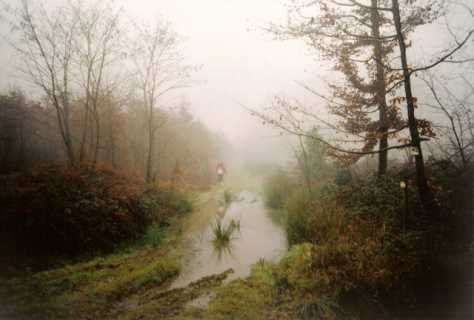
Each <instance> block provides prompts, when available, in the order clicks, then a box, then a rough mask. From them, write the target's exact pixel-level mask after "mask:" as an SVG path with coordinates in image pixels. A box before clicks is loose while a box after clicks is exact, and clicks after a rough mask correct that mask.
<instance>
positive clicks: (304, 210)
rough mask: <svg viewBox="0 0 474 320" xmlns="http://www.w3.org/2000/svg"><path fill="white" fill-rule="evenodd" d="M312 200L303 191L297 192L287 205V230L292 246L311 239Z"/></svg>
mask: <svg viewBox="0 0 474 320" xmlns="http://www.w3.org/2000/svg"><path fill="white" fill-rule="evenodd" d="M310 204H311V198H310V197H309V195H308V193H307V192H305V191H304V190H302V189H298V190H297V191H295V192H294V193H293V194H292V195H291V196H290V197H289V198H288V200H287V201H286V204H285V209H284V210H285V216H286V221H285V228H286V234H287V238H288V243H289V244H290V245H293V244H297V243H301V242H304V241H308V240H309V239H310V238H311V230H310V229H311V224H310V223H309V222H310V219H311V212H310V210H308V208H309V206H310Z"/></svg>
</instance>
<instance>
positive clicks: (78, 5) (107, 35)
mask: <svg viewBox="0 0 474 320" xmlns="http://www.w3.org/2000/svg"><path fill="white" fill-rule="evenodd" d="M71 6H72V10H73V12H74V15H75V16H76V19H77V21H78V32H77V36H76V38H75V50H76V54H77V65H78V67H79V73H80V75H79V77H80V84H81V88H82V90H84V94H83V105H84V121H83V131H82V137H81V142H80V150H79V158H80V161H81V162H82V161H84V160H85V159H84V158H85V143H86V141H87V135H88V134H90V133H92V131H95V139H94V145H93V147H92V159H91V162H92V165H95V164H96V163H97V160H98V153H99V148H100V138H101V121H100V109H101V106H100V105H101V99H102V98H103V97H104V96H106V95H107V92H106V91H107V88H106V82H107V79H106V76H107V73H108V74H113V76H116V75H117V72H115V71H114V70H113V67H115V69H118V66H117V65H114V63H116V62H117V61H120V60H121V58H122V57H121V52H122V51H123V48H122V43H121V41H120V37H121V30H120V28H121V25H120V18H121V9H120V8H118V9H116V8H115V7H114V5H113V3H111V2H109V1H105V2H96V3H93V4H92V5H88V6H87V5H85V4H84V3H83V2H82V1H80V0H79V1H77V2H75V3H73V4H71ZM109 77H111V76H109ZM91 120H93V124H94V130H91V129H92V128H91V122H92V121H91Z"/></svg>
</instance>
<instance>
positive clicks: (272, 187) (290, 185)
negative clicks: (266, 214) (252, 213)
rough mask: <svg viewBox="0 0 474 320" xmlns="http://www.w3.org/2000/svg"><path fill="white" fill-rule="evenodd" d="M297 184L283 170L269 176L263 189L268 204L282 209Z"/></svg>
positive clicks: (273, 207)
mask: <svg viewBox="0 0 474 320" xmlns="http://www.w3.org/2000/svg"><path fill="white" fill-rule="evenodd" d="M295 185H296V184H295V183H294V181H293V180H292V179H291V177H290V176H289V175H288V174H287V173H285V172H283V171H278V172H277V173H275V174H273V175H272V176H270V177H269V178H267V180H266V181H265V184H264V190H263V191H264V196H265V203H266V205H267V206H268V207H270V208H272V209H282V208H283V207H284V205H285V202H286V201H287V199H288V197H289V196H290V195H291V193H292V192H293V190H294V188H295Z"/></svg>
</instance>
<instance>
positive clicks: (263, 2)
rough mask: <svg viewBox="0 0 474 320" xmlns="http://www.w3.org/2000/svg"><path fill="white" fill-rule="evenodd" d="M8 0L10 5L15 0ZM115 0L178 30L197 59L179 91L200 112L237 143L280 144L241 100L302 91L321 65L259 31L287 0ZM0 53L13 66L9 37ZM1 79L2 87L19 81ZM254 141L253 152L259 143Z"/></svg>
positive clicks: (5, 68) (3, 64) (3, 67)
mask: <svg viewBox="0 0 474 320" xmlns="http://www.w3.org/2000/svg"><path fill="white" fill-rule="evenodd" d="M6 1H7V2H10V3H12V4H13V3H16V1H18V0H6ZM116 2H117V3H118V4H121V5H123V6H124V7H125V8H126V11H127V12H129V13H130V14H131V15H132V16H133V17H135V18H138V19H146V20H148V21H153V20H154V19H157V18H159V17H164V18H166V19H167V20H169V21H170V22H171V24H172V26H173V28H174V30H175V31H177V32H178V33H179V34H180V35H181V37H182V38H183V54H184V56H185V57H186V62H187V63H189V64H191V65H194V66H198V67H199V71H197V72H195V73H194V74H193V75H192V80H193V85H192V86H191V87H190V88H187V89H185V90H182V91H181V92H179V93H178V95H179V98H180V99H181V98H184V99H186V100H187V101H188V102H189V104H190V109H191V111H192V112H193V114H195V116H196V117H197V118H198V119H200V120H201V121H203V122H204V123H205V124H206V125H207V126H208V127H209V128H210V129H211V130H213V131H216V132H219V133H222V134H224V135H225V136H226V137H227V139H228V140H229V141H231V142H232V143H234V144H243V145H247V144H248V143H250V141H252V140H254V139H255V138H256V139H257V140H262V139H263V140H265V143H268V144H269V145H272V146H273V148H276V147H277V146H276V144H281V143H280V142H278V141H276V139H274V138H273V137H274V136H276V135H277V134H278V133H277V132H275V131H274V130H268V129H262V128H261V126H260V125H259V123H258V122H257V121H256V120H255V119H254V118H252V117H251V116H250V115H249V114H248V112H247V111H245V110H244V109H243V108H242V106H241V105H245V106H248V107H252V108H259V107H262V106H265V105H268V104H269V103H270V101H271V99H272V97H273V96H275V95H277V94H279V95H288V96H300V97H302V96H305V92H304V90H303V89H302V88H301V86H299V85H298V84H297V83H296V81H305V80H307V79H312V80H314V78H315V77H314V74H316V73H317V72H318V70H317V68H315V62H314V59H313V55H312V53H311V50H310V49H308V48H307V47H306V46H305V45H304V43H303V42H302V41H276V40H274V39H273V37H272V36H271V35H270V34H268V33H266V32H265V31H264V30H262V28H263V27H265V26H267V25H268V24H269V23H270V22H276V21H283V20H284V19H285V17H286V8H285V2H286V0H258V1H255V0H225V1H224V0H199V1H195V0H155V1H150V0H121V1H116ZM47 3H48V4H53V3H61V0H48V1H47ZM5 30H6V28H5V26H3V31H4V32H5ZM0 52H1V53H0V73H1V74H12V73H15V70H14V69H13V67H12V66H13V65H14V63H12V60H11V51H10V50H9V49H8V47H7V44H6V43H3V44H0ZM2 78H3V79H1V80H0V86H2V87H8V86H12V85H15V84H16V81H17V80H16V79H14V78H11V77H2ZM7 79H13V80H7ZM285 144H286V142H283V145H285ZM252 148H253V149H254V150H255V151H254V152H258V150H259V149H260V148H258V147H256V146H253V147H252ZM283 148H285V146H283Z"/></svg>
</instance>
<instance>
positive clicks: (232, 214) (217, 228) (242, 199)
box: [173, 192, 287, 287]
mask: <svg viewBox="0 0 474 320" xmlns="http://www.w3.org/2000/svg"><path fill="white" fill-rule="evenodd" d="M215 219H216V220H214V221H213V222H212V223H210V225H208V226H207V227H205V228H203V229H201V230H198V231H197V232H196V233H195V234H194V235H192V238H191V245H192V249H193V250H192V252H193V255H192V256H190V257H188V260H187V261H186V262H185V264H184V266H183V270H182V273H181V274H180V276H179V277H178V279H177V280H176V281H175V283H174V284H173V287H180V286H186V285H187V284H189V283H190V282H192V281H196V280H198V279H200V278H202V277H205V276H209V275H212V274H216V273H220V272H223V271H225V270H227V269H230V268H232V269H233V270H234V273H233V274H232V276H230V277H229V280H231V279H234V278H238V277H243V276H246V275H248V274H249V272H250V267H251V265H252V264H254V263H256V262H257V261H259V259H265V260H272V259H275V258H277V257H279V256H281V255H283V254H284V253H285V252H286V250H287V242H286V238H285V234H284V231H283V229H282V228H281V226H279V225H278V224H277V223H275V221H273V220H272V219H271V217H270V216H269V215H268V214H267V212H266V210H265V207H264V204H263V201H262V200H261V199H260V197H259V196H258V195H257V194H255V193H252V192H242V193H240V194H238V195H237V196H236V198H235V199H234V201H233V202H231V203H230V205H229V206H228V208H227V209H226V208H225V207H224V208H223V207H222V206H221V207H219V208H218V210H217V214H216V216H215ZM229 230H232V231H231V232H230V231H229ZM216 233H218V234H219V236H216Z"/></svg>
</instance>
